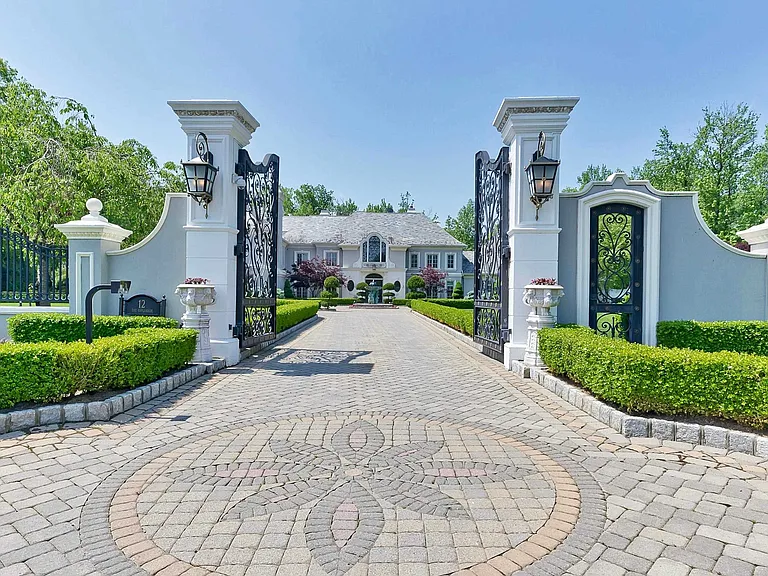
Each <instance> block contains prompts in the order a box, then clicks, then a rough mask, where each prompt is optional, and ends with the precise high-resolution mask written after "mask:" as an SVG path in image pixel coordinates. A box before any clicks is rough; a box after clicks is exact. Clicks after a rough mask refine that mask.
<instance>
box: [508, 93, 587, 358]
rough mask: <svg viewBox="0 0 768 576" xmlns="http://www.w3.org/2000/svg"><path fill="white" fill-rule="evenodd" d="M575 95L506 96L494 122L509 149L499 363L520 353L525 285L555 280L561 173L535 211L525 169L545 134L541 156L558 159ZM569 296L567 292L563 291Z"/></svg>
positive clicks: (522, 348)
mask: <svg viewBox="0 0 768 576" xmlns="http://www.w3.org/2000/svg"><path fill="white" fill-rule="evenodd" d="M578 101H579V99H578V98H576V97H534V98H505V99H504V101H503V102H502V103H501V107H500V108H499V111H498V112H497V114H496V118H495V119H494V121H493V125H494V126H495V127H496V129H497V130H498V131H499V132H500V133H501V137H502V140H503V141H504V144H505V145H508V146H509V147H510V149H509V162H510V168H511V171H510V182H509V194H510V198H509V211H510V214H509V231H508V235H509V246H510V264H509V331H510V333H509V334H510V335H509V342H507V343H506V344H505V345H504V363H505V365H506V366H507V367H508V368H509V367H510V366H511V364H510V363H511V361H512V360H522V359H523V356H524V354H525V346H526V340H527V331H528V325H527V322H526V318H527V316H528V312H529V311H530V308H529V307H528V306H526V305H525V304H524V303H523V291H524V286H525V285H526V284H529V283H530V281H531V280H532V279H533V278H539V277H548V278H557V269H558V262H557V258H558V254H557V253H558V235H559V233H560V227H559V207H560V200H559V197H560V182H559V180H560V175H559V174H560V172H559V171H558V176H557V180H556V182H555V187H554V190H553V192H554V195H553V198H552V199H551V200H550V201H549V202H547V203H546V204H544V205H543V206H542V207H541V209H540V210H539V219H538V220H536V208H535V207H534V205H533V204H532V203H531V201H530V189H529V186H528V179H527V178H526V175H525V167H526V166H527V165H528V163H529V162H530V161H531V157H532V156H533V153H534V152H535V151H536V149H537V146H538V141H539V132H541V131H543V132H544V133H545V134H546V136H547V144H546V149H545V153H544V154H545V156H547V157H548V158H552V159H554V160H557V159H559V158H560V135H561V134H562V132H563V130H564V129H565V126H566V125H567V124H568V119H569V117H570V113H571V110H573V107H574V106H576V103H577V102H578ZM565 297H566V298H568V297H569V295H568V294H566V295H565Z"/></svg>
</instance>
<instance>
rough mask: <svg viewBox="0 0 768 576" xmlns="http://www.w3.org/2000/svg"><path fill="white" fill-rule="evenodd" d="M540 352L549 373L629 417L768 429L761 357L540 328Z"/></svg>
mask: <svg viewBox="0 0 768 576" xmlns="http://www.w3.org/2000/svg"><path fill="white" fill-rule="evenodd" d="M539 351H540V353H541V357H542V359H543V360H544V362H545V363H546V365H547V367H548V368H549V369H550V371H551V372H552V373H553V374H558V375H563V376H567V377H568V378H570V379H571V380H573V381H574V382H577V383H578V384H580V385H582V386H583V387H584V388H586V389H587V390H589V391H590V392H592V394H594V395H595V396H596V397H598V398H600V399H602V400H606V401H608V402H613V403H615V404H617V405H619V406H621V407H622V408H623V409H625V410H627V411H630V412H636V413H651V414H662V415H678V414H679V415H685V416H712V417H718V418H725V419H728V420H733V421H735V422H739V423H741V424H746V425H749V426H756V427H765V426H766V425H768V394H766V390H768V358H765V357H762V356H754V355H751V354H738V353H735V352H702V351H700V350H690V349H685V348H658V347H651V346H644V345H642V344H630V343H629V342H626V341H625V340H619V339H612V338H607V337H605V336H598V335H597V334H595V333H594V332H593V331H592V330H590V329H588V328H585V327H581V326H579V327H568V328H560V327H558V328H549V329H543V330H541V331H540V332H539Z"/></svg>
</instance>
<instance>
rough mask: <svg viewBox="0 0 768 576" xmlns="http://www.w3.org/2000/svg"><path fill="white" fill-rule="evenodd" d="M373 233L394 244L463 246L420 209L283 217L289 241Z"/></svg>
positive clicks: (341, 240) (349, 239)
mask: <svg viewBox="0 0 768 576" xmlns="http://www.w3.org/2000/svg"><path fill="white" fill-rule="evenodd" d="M373 233H378V234H381V236H382V237H383V238H384V240H385V241H386V242H389V243H390V244H394V245H395V246H463V244H462V243H461V242H459V241H458V240H456V238H454V237H453V236H451V235H450V234H448V232H446V231H445V230H443V228H442V227H441V226H440V224H437V223H436V222H432V221H431V220H430V219H429V218H427V217H426V216H425V215H424V214H421V213H418V212H409V213H405V214H401V213H398V212H395V213H391V212H388V213H378V212H355V213H354V214H350V215H349V216H284V217H283V240H284V241H285V242H287V243H288V244H359V243H361V242H362V241H363V240H364V239H365V238H366V237H367V236H368V235H370V234H373Z"/></svg>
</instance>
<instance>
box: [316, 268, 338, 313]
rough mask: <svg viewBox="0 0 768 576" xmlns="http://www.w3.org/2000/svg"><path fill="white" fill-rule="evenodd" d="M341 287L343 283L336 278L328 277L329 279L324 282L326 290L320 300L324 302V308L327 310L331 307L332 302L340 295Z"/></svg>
mask: <svg viewBox="0 0 768 576" xmlns="http://www.w3.org/2000/svg"><path fill="white" fill-rule="evenodd" d="M340 286H341V281H340V280H339V279H338V278H336V276H328V278H326V279H325V280H324V281H323V287H324V288H325V290H323V291H322V293H321V294H320V298H321V299H322V300H323V301H324V303H323V306H324V307H325V308H326V309H329V308H330V307H331V300H332V299H333V298H336V297H337V296H338V295H339V294H338V290H339V287H340Z"/></svg>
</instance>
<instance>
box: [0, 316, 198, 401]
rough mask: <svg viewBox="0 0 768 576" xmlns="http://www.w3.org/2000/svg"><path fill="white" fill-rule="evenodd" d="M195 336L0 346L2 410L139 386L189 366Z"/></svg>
mask: <svg viewBox="0 0 768 576" xmlns="http://www.w3.org/2000/svg"><path fill="white" fill-rule="evenodd" d="M36 316H37V315H36ZM196 337H197V332H196V331H194V330H178V329H172V330H171V329H167V328H139V329H129V330H126V332H125V333H124V334H121V335H119V336H108V337H104V338H101V339H99V340H95V341H94V342H93V344H90V345H89V344H86V343H85V342H50V341H49V342H38V343H16V342H12V343H7V344H3V345H0V408H10V407H11V406H14V405H15V404H18V403H19V402H54V401H57V400H60V399H62V398H65V397H67V396H72V395H73V394H75V393H77V392H94V391H97V390H104V389H107V388H115V389H121V388H135V387H136V386H141V385H142V384H146V383H148V382H152V381H154V380H157V379H158V378H159V377H161V376H162V375H163V374H164V373H166V372H168V371H169V370H173V369H175V368H180V367H182V366H184V364H186V363H187V362H189V361H190V360H191V359H192V356H193V355H194V352H195V339H196Z"/></svg>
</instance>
